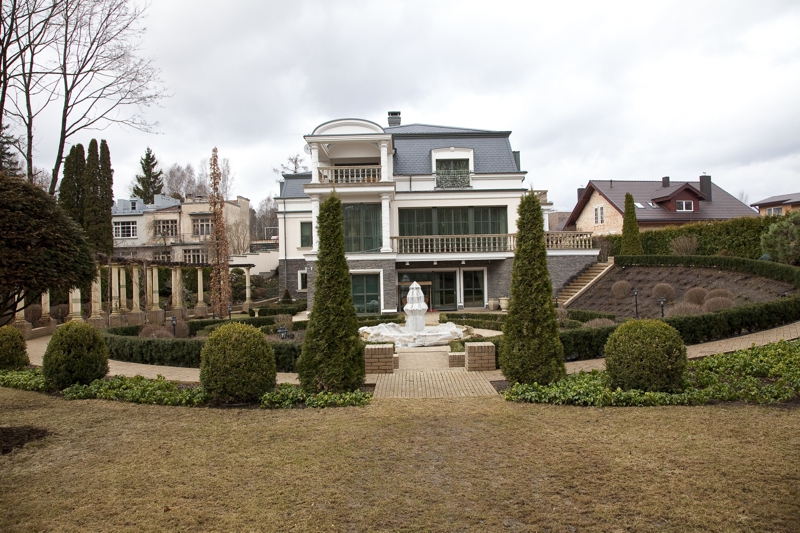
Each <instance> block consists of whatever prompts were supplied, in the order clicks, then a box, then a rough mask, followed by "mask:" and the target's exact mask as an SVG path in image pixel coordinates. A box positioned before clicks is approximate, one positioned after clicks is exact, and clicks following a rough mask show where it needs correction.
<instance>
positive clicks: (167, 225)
mask: <svg viewBox="0 0 800 533" xmlns="http://www.w3.org/2000/svg"><path fill="white" fill-rule="evenodd" d="M177 235H178V221H177V220H156V221H155V222H154V224H153V236H155V237H176V236H177Z"/></svg>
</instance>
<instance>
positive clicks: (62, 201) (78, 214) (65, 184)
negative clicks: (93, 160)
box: [58, 144, 86, 227]
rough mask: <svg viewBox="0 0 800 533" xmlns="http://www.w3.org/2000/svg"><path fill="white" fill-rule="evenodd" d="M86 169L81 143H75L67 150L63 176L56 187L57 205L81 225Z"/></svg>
mask: <svg viewBox="0 0 800 533" xmlns="http://www.w3.org/2000/svg"><path fill="white" fill-rule="evenodd" d="M85 169H86V156H85V155H84V151H83V145H82V144H76V145H74V146H73V147H72V148H70V150H69V154H68V155H67V158H66V159H65V160H64V177H63V178H62V179H61V185H60V186H59V189H58V205H59V206H60V207H61V208H62V209H64V211H66V212H67V214H68V215H69V216H70V218H72V220H74V221H75V222H77V223H78V225H79V226H80V227H83V211H84V209H83V194H84V190H85V187H84V184H83V175H84V171H85Z"/></svg>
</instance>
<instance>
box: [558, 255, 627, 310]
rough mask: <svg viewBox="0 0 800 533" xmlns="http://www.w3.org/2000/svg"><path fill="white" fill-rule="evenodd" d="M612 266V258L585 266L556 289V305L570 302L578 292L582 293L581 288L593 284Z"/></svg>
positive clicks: (565, 304)
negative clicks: (606, 261)
mask: <svg viewBox="0 0 800 533" xmlns="http://www.w3.org/2000/svg"><path fill="white" fill-rule="evenodd" d="M613 266H614V262H613V259H610V260H609V262H608V263H594V264H593V265H590V266H588V267H587V268H585V269H584V270H583V271H581V273H580V274H578V276H577V277H576V278H575V279H573V280H572V281H571V282H569V283H568V284H566V285H565V286H564V287H563V288H562V289H561V290H560V291H558V305H559V306H561V307H566V306H567V305H569V304H570V303H572V300H574V299H575V297H576V296H578V294H580V293H582V292H583V290H584V289H586V288H588V287H589V286H590V285H593V284H594V282H595V281H597V280H598V279H600V278H601V277H602V276H604V275H605V274H606V272H608V271H609V270H611V268H612V267H613Z"/></svg>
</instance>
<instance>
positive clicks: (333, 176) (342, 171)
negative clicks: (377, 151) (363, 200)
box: [317, 165, 381, 185]
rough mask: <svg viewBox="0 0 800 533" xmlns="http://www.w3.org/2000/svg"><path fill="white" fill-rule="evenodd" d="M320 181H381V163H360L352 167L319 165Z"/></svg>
mask: <svg viewBox="0 0 800 533" xmlns="http://www.w3.org/2000/svg"><path fill="white" fill-rule="evenodd" d="M317 171H318V172H319V182H320V183H332V184H336V185H339V184H350V183H359V184H361V183H378V182H380V181H381V166H380V165H359V166H352V167H344V166H336V167H318V169H317Z"/></svg>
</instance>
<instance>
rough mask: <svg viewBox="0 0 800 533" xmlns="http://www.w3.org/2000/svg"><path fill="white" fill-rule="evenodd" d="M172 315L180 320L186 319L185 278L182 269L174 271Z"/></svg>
mask: <svg viewBox="0 0 800 533" xmlns="http://www.w3.org/2000/svg"><path fill="white" fill-rule="evenodd" d="M172 314H174V315H175V316H176V317H178V318H182V319H183V318H186V308H185V307H184V305H183V276H182V275H181V269H180V267H176V268H173V269H172Z"/></svg>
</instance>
